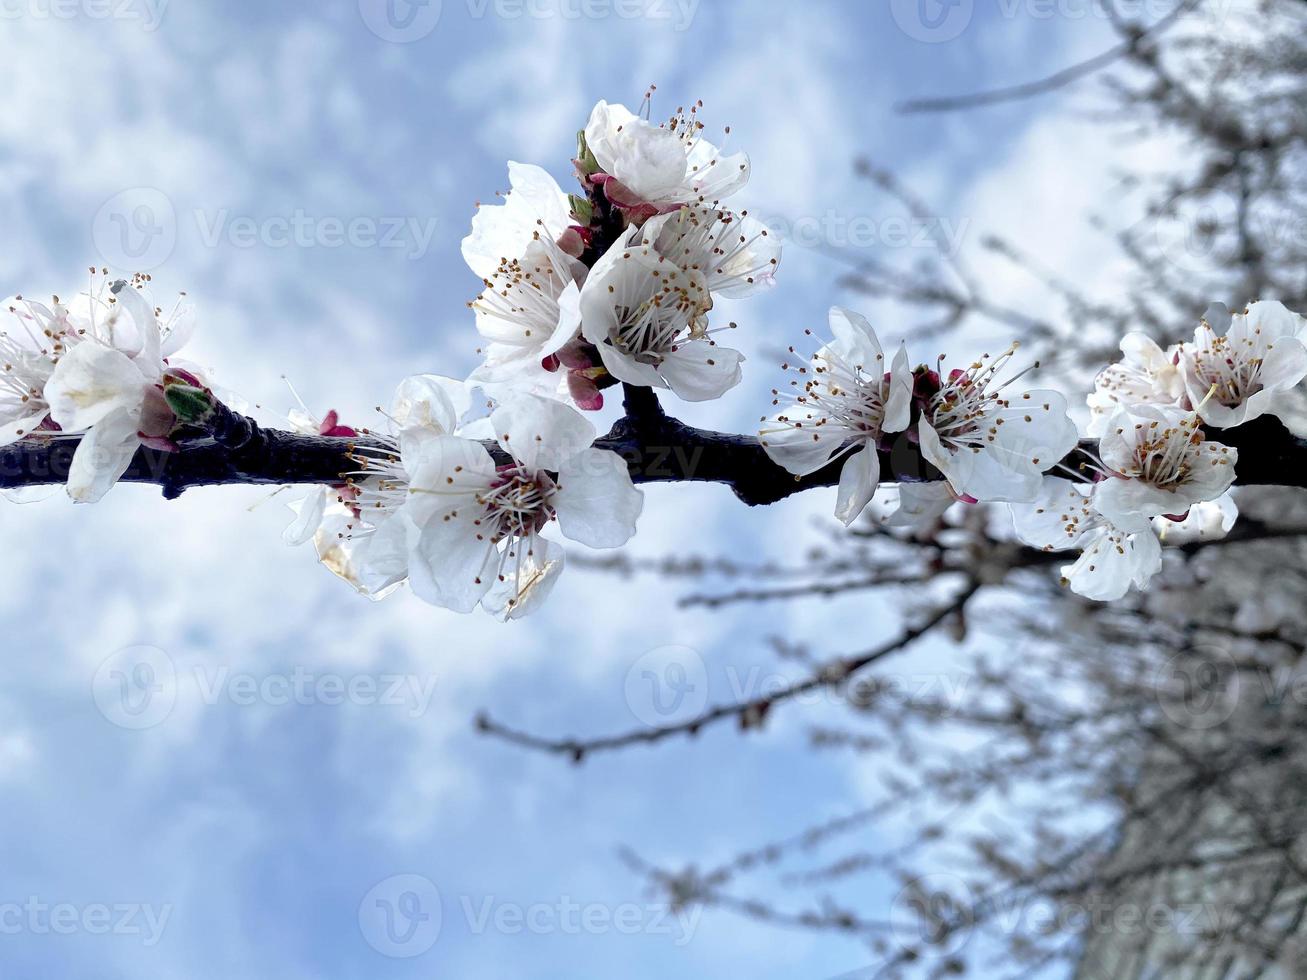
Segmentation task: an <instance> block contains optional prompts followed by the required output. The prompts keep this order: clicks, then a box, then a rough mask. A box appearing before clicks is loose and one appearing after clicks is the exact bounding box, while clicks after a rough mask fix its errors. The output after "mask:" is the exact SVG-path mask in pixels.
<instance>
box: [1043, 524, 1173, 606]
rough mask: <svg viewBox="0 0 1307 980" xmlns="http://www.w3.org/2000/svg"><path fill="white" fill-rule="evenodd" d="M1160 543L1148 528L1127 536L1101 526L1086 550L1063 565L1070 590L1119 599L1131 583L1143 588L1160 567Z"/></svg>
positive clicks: (1095, 597) (1102, 599) (1103, 599)
mask: <svg viewBox="0 0 1307 980" xmlns="http://www.w3.org/2000/svg"><path fill="white" fill-rule="evenodd" d="M1161 567H1162V546H1161V545H1160V544H1159V543H1158V540H1157V537H1156V535H1154V534H1153V532H1152V531H1151V530H1149V531H1146V532H1144V533H1142V534H1132V535H1129V536H1128V537H1126V536H1124V535H1122V534H1120V533H1112V532H1109V531H1108V530H1107V529H1103V530H1102V531H1100V532H1099V533H1098V534H1096V535H1094V536H1093V537H1092V538H1090V539H1089V540H1088V541H1087V547H1086V549H1085V551H1084V552H1083V553H1082V554H1081V555H1080V557H1079V558H1078V559H1076V561H1075V562H1074V563H1073V564H1071V565H1066V566H1064V567H1063V568H1062V575H1063V577H1065V578H1066V579H1067V582H1068V584H1069V585H1070V587H1071V591H1072V592H1075V593H1076V594H1078V595H1082V596H1084V597H1085V598H1086V599H1093V600H1096V601H1099V602H1110V601H1112V600H1115V599H1120V598H1121V597H1122V596H1124V595H1125V594H1126V592H1128V591H1129V590H1130V586H1131V585H1132V584H1133V585H1134V586H1136V587H1137V588H1140V589H1142V588H1144V587H1146V586H1147V585H1148V582H1149V580H1150V579H1151V578H1152V577H1153V576H1154V575H1155V574H1157V572H1158V571H1160V570H1161Z"/></svg>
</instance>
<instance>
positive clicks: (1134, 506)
mask: <svg viewBox="0 0 1307 980" xmlns="http://www.w3.org/2000/svg"><path fill="white" fill-rule="evenodd" d="M1192 503H1193V502H1192V501H1187V500H1185V499H1183V498H1181V497H1179V496H1177V495H1176V494H1175V493H1173V492H1171V491H1168V490H1161V489H1159V488H1157V487H1154V486H1152V485H1151V484H1148V483H1145V482H1143V481H1142V480H1132V479H1129V478H1126V477H1113V478H1112V479H1110V480H1103V481H1102V482H1101V483H1098V484H1095V486H1094V507H1095V508H1096V509H1097V510H1098V512H1099V513H1101V514H1102V515H1103V516H1104V517H1106V518H1107V519H1108V520H1109V521H1111V522H1112V523H1113V524H1115V525H1116V526H1117V527H1120V528H1123V529H1125V530H1127V531H1144V530H1147V529H1148V528H1149V527H1151V526H1152V518H1154V517H1157V516H1159V515H1161V514H1183V513H1185V512H1186V511H1187V510H1188V509H1189V508H1190V506H1192Z"/></svg>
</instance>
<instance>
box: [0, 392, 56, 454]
mask: <svg viewBox="0 0 1307 980" xmlns="http://www.w3.org/2000/svg"><path fill="white" fill-rule="evenodd" d="M38 405H39V406H40V409H39V411H37V412H35V413H33V414H30V415H22V416H19V417H18V418H15V419H9V420H7V421H5V422H0V446H8V445H11V444H12V443H15V442H17V441H18V440H19V439H21V438H23V437H24V436H27V435H31V433H32V430H33V429H35V428H36V427H37V426H38V425H40V424H41V423H42V422H44V421H45V420H46V418H47V417H48V416H49V415H50V411H49V409H47V408H46V407H45V406H44V405H42V404H41V403H40V402H29V403H28V404H27V405H24V406H23V408H32V407H34V406H38Z"/></svg>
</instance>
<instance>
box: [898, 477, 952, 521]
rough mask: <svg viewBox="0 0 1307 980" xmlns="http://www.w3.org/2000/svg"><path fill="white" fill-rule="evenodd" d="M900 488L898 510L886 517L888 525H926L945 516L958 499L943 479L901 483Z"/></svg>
mask: <svg viewBox="0 0 1307 980" xmlns="http://www.w3.org/2000/svg"><path fill="white" fill-rule="evenodd" d="M898 490H899V506H898V510H896V511H895V512H894V513H893V514H891V515H890V516H889V517H888V518H887V519H886V521H885V525H886V526H887V527H911V528H920V527H924V526H925V525H927V524H931V523H933V522H934V521H936V520H938V519H939V518H941V517H943V516H944V513H945V512H946V511H947V510H948V509H949V508H950V507H952V506H953V505H954V504H955V503H956V502H957V499H958V498H957V497H955V496H953V492H952V490H951V489H950V488H949V485H948V484H947V483H945V482H944V481H943V480H932V481H931V482H929V483H900V484H899V485H898Z"/></svg>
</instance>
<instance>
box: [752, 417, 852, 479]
mask: <svg viewBox="0 0 1307 980" xmlns="http://www.w3.org/2000/svg"><path fill="white" fill-rule="evenodd" d="M822 417H823V416H819V415H814V414H812V413H810V412H804V411H803V410H802V407H801V406H798V405H796V406H794V407H793V408H791V409H789V410H788V411H786V412H785V418H786V420H787V421H781V420H779V419H775V418H773V419H771V420H769V421H767V422H764V423H763V425H762V430H761V431H760V432H759V433H758V439H759V441H760V442H761V443H762V448H763V450H764V451H765V452H766V453H767V455H768V456H769V457H770V458H771V460H772V462H774V463H775V464H776V465H777V466H780V467H783V468H784V469H786V470H788V471H789V472H791V473H793V474H794V475H795V476H807V475H808V474H809V473H815V472H817V470H819V469H821V468H822V467H823V466H825V465H826V464H827V463H829V462H830V459H831V457H832V456H834V455H835V453H836V452H837V451H838V450H839V449H840V447H842V446H843V445H844V442H845V439H846V437H847V436H848V431H847V430H846V429H844V428H841V427H840V426H837V425H832V424H822V425H818V424H817V422H818V421H819V420H820V419H821V418H822ZM795 422H798V423H800V424H799V425H798V426H796V425H795V424H794V423H795Z"/></svg>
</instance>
